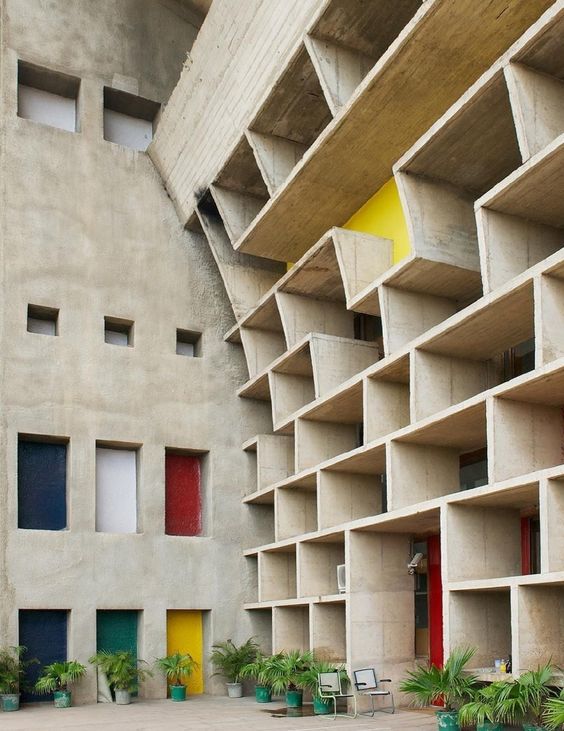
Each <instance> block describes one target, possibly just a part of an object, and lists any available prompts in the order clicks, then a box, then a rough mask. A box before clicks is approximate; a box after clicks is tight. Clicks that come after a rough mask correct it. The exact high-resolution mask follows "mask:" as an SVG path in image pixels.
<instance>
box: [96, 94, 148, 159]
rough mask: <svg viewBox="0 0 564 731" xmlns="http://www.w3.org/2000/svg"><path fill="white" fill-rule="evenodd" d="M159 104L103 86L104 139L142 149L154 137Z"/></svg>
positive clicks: (142, 150) (141, 150) (143, 149)
mask: <svg viewBox="0 0 564 731" xmlns="http://www.w3.org/2000/svg"><path fill="white" fill-rule="evenodd" d="M160 107H161V105H160V104H159V103H158V102H155V101H151V100H150V99H144V98H143V97H140V96H135V95H134V94H128V93H127V92H125V91H119V90H118V89H112V88H110V87H108V86H105V87H104V139H105V140H107V141H108V142H115V143H116V144H118V145H122V146H124V147H130V148H131V149H133V150H138V151H140V152H144V151H145V150H146V149H147V147H148V146H149V144H150V142H151V140H152V139H153V132H154V129H155V126H156V119H157V116H158V113H159V110H160Z"/></svg>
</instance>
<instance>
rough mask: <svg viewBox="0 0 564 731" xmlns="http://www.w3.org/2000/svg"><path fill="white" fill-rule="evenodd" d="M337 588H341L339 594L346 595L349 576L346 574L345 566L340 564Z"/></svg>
mask: <svg viewBox="0 0 564 731" xmlns="http://www.w3.org/2000/svg"><path fill="white" fill-rule="evenodd" d="M337 586H338V588H339V594H344V593H345V592H346V590H347V575H346V572H345V564H344V563H342V564H339V565H338V566H337Z"/></svg>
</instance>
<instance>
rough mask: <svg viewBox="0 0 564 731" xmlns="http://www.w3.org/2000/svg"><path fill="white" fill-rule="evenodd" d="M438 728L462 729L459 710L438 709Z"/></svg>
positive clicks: (453, 730) (456, 730)
mask: <svg viewBox="0 0 564 731" xmlns="http://www.w3.org/2000/svg"><path fill="white" fill-rule="evenodd" d="M437 728H439V729H451V731H460V726H459V724H458V711H437Z"/></svg>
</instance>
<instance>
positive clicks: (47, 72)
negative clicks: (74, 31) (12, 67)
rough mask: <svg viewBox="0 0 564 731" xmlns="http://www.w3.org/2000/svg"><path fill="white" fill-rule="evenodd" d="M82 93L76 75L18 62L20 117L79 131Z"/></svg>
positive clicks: (70, 130) (58, 127) (68, 130)
mask: <svg viewBox="0 0 564 731" xmlns="http://www.w3.org/2000/svg"><path fill="white" fill-rule="evenodd" d="M79 90H80V79H78V78H77V77H75V76H69V75H68V74H63V73H60V72H58V71H53V70H51V69H46V68H42V67H41V66H36V65H35V64H31V63H27V62H26V61H18V117H22V118H23V119H30V120H32V121H34V122H39V123H41V124H45V125H48V126H50V127H56V128H57V129H63V130H66V131H67V132H76V131H78V119H77V102H78V94H79Z"/></svg>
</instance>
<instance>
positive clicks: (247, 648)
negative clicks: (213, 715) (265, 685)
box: [210, 637, 259, 698]
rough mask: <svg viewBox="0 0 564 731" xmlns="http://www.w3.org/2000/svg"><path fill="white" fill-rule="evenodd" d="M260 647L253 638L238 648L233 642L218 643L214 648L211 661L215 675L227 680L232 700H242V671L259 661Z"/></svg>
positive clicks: (228, 693) (228, 692) (228, 691)
mask: <svg viewBox="0 0 564 731" xmlns="http://www.w3.org/2000/svg"><path fill="white" fill-rule="evenodd" d="M258 653H259V646H258V645H257V643H256V642H255V641H254V638H253V637H249V639H248V640H247V641H246V642H244V643H243V644H242V645H239V646H237V645H236V644H235V643H234V642H233V640H227V641H226V642H217V643H216V644H215V645H213V646H212V653H211V655H210V660H211V662H212V664H213V665H214V667H215V668H216V672H215V673H214V675H222V676H223V677H224V678H226V680H227V683H226V685H227V695H228V696H229V697H230V698H241V696H242V695H243V684H242V683H241V671H242V669H243V668H244V667H245V666H246V665H248V664H249V663H252V662H254V661H255V660H256V659H257V656H258Z"/></svg>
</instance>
